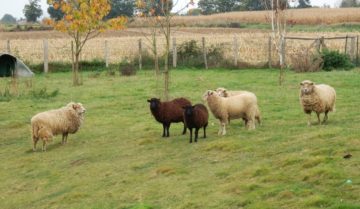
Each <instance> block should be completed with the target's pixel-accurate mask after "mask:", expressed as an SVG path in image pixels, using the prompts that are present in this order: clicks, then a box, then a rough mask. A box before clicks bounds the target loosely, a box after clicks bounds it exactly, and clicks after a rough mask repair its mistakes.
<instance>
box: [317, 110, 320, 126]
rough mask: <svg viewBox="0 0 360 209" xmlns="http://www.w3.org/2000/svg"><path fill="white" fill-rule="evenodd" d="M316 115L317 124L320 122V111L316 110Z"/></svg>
mask: <svg viewBox="0 0 360 209" xmlns="http://www.w3.org/2000/svg"><path fill="white" fill-rule="evenodd" d="M316 116H317V119H318V124H321V123H320V113H318V112H317V113H316Z"/></svg>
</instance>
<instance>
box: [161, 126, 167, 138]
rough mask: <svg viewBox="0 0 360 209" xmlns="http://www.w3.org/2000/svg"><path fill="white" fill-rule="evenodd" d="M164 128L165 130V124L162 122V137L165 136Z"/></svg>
mask: <svg viewBox="0 0 360 209" xmlns="http://www.w3.org/2000/svg"><path fill="white" fill-rule="evenodd" d="M165 130H166V125H165V123H163V134H162V137H165V136H166V134H165Z"/></svg>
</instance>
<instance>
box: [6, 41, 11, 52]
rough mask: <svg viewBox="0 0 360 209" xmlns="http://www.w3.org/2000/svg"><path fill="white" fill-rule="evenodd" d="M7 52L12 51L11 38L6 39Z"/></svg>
mask: <svg viewBox="0 0 360 209" xmlns="http://www.w3.org/2000/svg"><path fill="white" fill-rule="evenodd" d="M6 53H8V54H10V53H11V47H10V40H7V41H6Z"/></svg>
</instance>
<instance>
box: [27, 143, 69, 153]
mask: <svg viewBox="0 0 360 209" xmlns="http://www.w3.org/2000/svg"><path fill="white" fill-rule="evenodd" d="M40 142H41V141H40ZM61 146H66V145H62V144H61V143H52V144H48V145H47V146H46V152H48V151H50V150H52V149H56V148H58V147H61ZM36 152H43V151H42V142H41V143H39V142H38V144H37V146H36V151H33V150H32V148H31V149H29V150H26V151H25V153H26V154H29V153H36Z"/></svg>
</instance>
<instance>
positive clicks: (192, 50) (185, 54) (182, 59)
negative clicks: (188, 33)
mask: <svg viewBox="0 0 360 209" xmlns="http://www.w3.org/2000/svg"><path fill="white" fill-rule="evenodd" d="M201 55H202V52H201V48H200V47H199V46H198V43H197V42H196V41H195V40H190V41H185V42H184V43H182V44H180V45H179V46H178V47H177V58H178V60H177V61H178V65H179V66H193V67H199V66H201V65H202V64H203V60H202V59H201Z"/></svg>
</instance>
